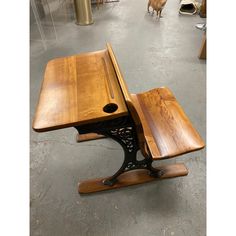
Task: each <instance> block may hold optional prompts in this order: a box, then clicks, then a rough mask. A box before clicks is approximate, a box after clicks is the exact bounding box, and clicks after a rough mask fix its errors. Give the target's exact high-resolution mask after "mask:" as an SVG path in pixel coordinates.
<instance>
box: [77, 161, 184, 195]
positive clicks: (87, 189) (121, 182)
mask: <svg viewBox="0 0 236 236" xmlns="http://www.w3.org/2000/svg"><path fill="white" fill-rule="evenodd" d="M158 169H160V170H163V172H164V174H163V175H162V176H161V177H159V178H155V177H152V176H150V175H149V171H148V170H134V171H129V172H125V173H123V174H121V175H120V176H119V177H118V178H117V179H118V181H117V183H116V184H114V185H113V186H107V185H104V184H103V182H102V181H103V180H104V179H105V178H98V179H91V180H85V181H82V182H81V183H79V184H78V191H79V193H93V192H99V191H104V190H112V189H117V188H122V187H127V186H131V185H136V184H142V183H147V182H150V181H153V180H162V179H168V178H175V177H180V176H186V175H187V174H188V170H187V168H186V167H185V165H184V164H182V163H179V164H171V165H165V166H160V167H158Z"/></svg>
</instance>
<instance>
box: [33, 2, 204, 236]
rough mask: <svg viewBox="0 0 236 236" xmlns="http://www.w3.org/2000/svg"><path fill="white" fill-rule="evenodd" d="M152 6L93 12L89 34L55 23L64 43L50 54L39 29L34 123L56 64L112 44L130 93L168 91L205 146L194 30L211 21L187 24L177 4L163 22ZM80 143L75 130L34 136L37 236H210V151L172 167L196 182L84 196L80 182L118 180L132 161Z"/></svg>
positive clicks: (115, 150) (192, 19)
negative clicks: (183, 168) (49, 67)
mask: <svg viewBox="0 0 236 236" xmlns="http://www.w3.org/2000/svg"><path fill="white" fill-rule="evenodd" d="M146 4H147V0H139V1H137V0H121V1H120V3H112V4H105V5H104V6H102V7H100V8H99V10H97V9H96V8H94V9H93V16H94V21H95V23H94V24H93V25H91V26H86V27H81V26H77V25H75V24H74V22H73V20H68V21H67V22H62V21H59V20H58V21H55V26H56V32H57V40H56V38H55V37H54V38H53V37H52V39H51V40H50V41H47V42H46V46H47V50H44V48H43V47H42V42H41V41H38V40H35V38H36V37H37V36H35V35H34V29H35V30H36V26H34V25H33V26H32V32H31V37H32V38H34V39H33V40H32V41H31V55H30V56H31V65H30V66H31V71H30V79H31V84H30V86H31V95H30V98H31V104H30V106H31V114H30V115H31V121H32V119H33V115H34V112H35V108H36V104H37V99H38V95H39V91H40V85H41V82H42V78H43V73H44V69H45V66H46V63H47V62H48V60H50V59H52V58H55V57H60V56H67V55H73V54H78V53H80V52H87V51H94V50H99V49H103V48H104V47H105V43H106V42H110V43H111V44H112V46H113V49H114V51H115V54H116V56H117V59H118V61H119V64H120V67H121V69H122V71H123V74H124V77H125V80H126V82H127V84H128V87H129V88H130V91H131V92H133V93H138V92H141V91H145V90H148V89H151V88H154V87H160V86H167V87H169V88H170V89H171V90H172V91H173V93H174V94H175V96H176V98H177V99H178V101H179V102H180V104H181V105H182V106H183V108H184V110H185V112H186V113H187V115H188V116H189V117H190V119H191V121H192V123H193V124H194V126H195V127H196V129H197V130H198V131H199V133H200V134H201V136H202V137H203V139H204V140H205V135H206V112H205V111H206V64H205V61H200V60H199V59H198V57H197V55H198V52H199V48H200V44H201V40H202V32H200V31H199V30H196V29H195V24H196V23H199V22H203V21H204V19H201V18H200V17H199V16H179V15H178V4H179V1H178V0H176V1H174V0H168V2H167V4H166V7H165V9H164V10H163V18H162V19H161V20H159V21H158V20H156V19H155V17H151V16H150V15H149V14H147V12H146ZM45 25H46V26H45ZM45 25H44V26H45V27H47V30H48V31H47V32H48V34H50V32H53V31H52V27H51V26H50V25H47V24H45ZM34 27H35V28H34ZM50 27H51V28H50ZM75 136H76V130H75V129H73V128H68V129H63V130H57V131H53V132H47V133H35V132H34V131H32V132H31V158H30V171H31V177H30V185H31V189H30V195H31V196H30V199H31V201H30V213H31V222H30V224H31V235H32V236H36V235H37V236H38V235H40V236H54V235H55V236H78V235H79V236H84V235H88V236H90V235H91V236H106V235H108V236H111V235H116V236H133V235H137V236H154V235H155V236H162V235H163V236H169V235H172V236H173V235H175V236H183V235H186V236H204V235H206V222H205V220H206V219H205V217H206V209H205V207H206V182H205V177H206V153H205V150H202V151H199V152H195V153H192V154H187V155H185V156H183V157H180V158H176V159H174V160H168V161H165V162H167V163H173V162H181V161H184V162H185V163H186V165H187V167H188V169H189V175H188V176H187V177H183V178H177V179H169V180H163V181H159V182H152V183H149V184H146V185H136V186H133V187H128V188H123V189H119V190H116V191H107V192H101V193H98V194H92V195H87V196H80V195H79V194H78V193H77V183H78V181H81V180H83V179H89V178H95V177H102V176H108V175H110V174H112V173H113V172H115V171H116V170H117V168H118V166H119V165H120V164H121V163H122V160H123V152H122V149H121V147H120V146H119V145H118V144H116V143H115V142H113V141H112V140H110V139H102V140H97V141H90V142H85V143H81V144H77V143H76V141H75Z"/></svg>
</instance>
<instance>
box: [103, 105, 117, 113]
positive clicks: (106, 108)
mask: <svg viewBox="0 0 236 236" xmlns="http://www.w3.org/2000/svg"><path fill="white" fill-rule="evenodd" d="M117 109H118V106H117V104H115V103H108V104H107V105H105V106H104V107H103V111H104V112H106V113H113V112H115V111H116V110H117Z"/></svg>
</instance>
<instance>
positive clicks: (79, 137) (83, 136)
mask: <svg viewBox="0 0 236 236" xmlns="http://www.w3.org/2000/svg"><path fill="white" fill-rule="evenodd" d="M101 138H106V137H105V136H104V135H101V134H96V133H88V134H79V133H78V134H77V136H76V141H77V142H78V143H81V142H85V141H90V140H95V139H101Z"/></svg>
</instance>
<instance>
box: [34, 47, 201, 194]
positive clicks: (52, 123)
mask: <svg viewBox="0 0 236 236" xmlns="http://www.w3.org/2000/svg"><path fill="white" fill-rule="evenodd" d="M67 127H75V128H76V129H77V131H78V133H79V138H80V139H81V140H83V141H84V140H86V139H88V140H89V139H93V138H99V137H100V136H96V134H97V135H103V136H107V137H110V138H112V139H113V140H115V141H117V142H118V143H119V144H120V145H121V146H122V148H123V150H124V161H123V164H122V166H121V167H120V168H119V169H118V171H117V172H116V173H115V174H114V175H113V176H110V177H104V178H98V179H93V180H87V181H83V182H81V183H80V184H79V187H78V189H79V193H91V192H97V191H102V190H108V189H114V188H120V187H124V186H129V185H134V184H139V183H145V182H149V181H152V180H158V179H165V178H172V177H179V176H184V175H187V174H188V170H187V168H186V167H185V165H184V164H182V163H181V164H171V165H164V166H159V167H156V168H154V167H153V166H152V162H153V161H157V160H162V159H167V158H172V157H176V156H179V155H182V154H185V153H188V152H192V151H196V150H199V149H201V148H203V147H204V143H203V141H202V139H201V137H200V136H199V134H198V133H197V131H196V130H195V129H194V128H193V126H192V124H191V122H190V121H189V119H188V118H187V116H186V115H185V113H184V111H183V110H182V108H181V107H180V105H179V103H178V102H177V101H176V99H175V97H174V95H173V94H172V93H171V91H170V90H169V89H168V88H164V87H163V88H155V89H153V90H150V91H148V92H144V93H140V94H130V93H129V92H128V89H127V87H126V84H125V82H124V80H123V77H122V74H121V71H120V69H119V66H118V63H117V61H116V58H115V55H114V53H113V51H112V48H111V46H110V45H109V44H107V48H106V49H105V50H101V51H97V52H91V53H84V54H80V55H75V56H69V57H63V58H57V59H54V60H51V61H49V62H48V64H47V67H46V71H45V75H44V80H43V83H42V87H41V92H40V97H39V102H38V106H37V109H36V113H35V117H34V121H33V129H34V130H35V131H37V132H44V131H52V130H56V129H62V128H67ZM78 145H79V144H78ZM138 150H141V153H142V155H143V159H142V160H137V159H136V154H137V151H138ZM78 155H80V154H78ZM81 155H82V154H81ZM121 155H122V153H121ZM95 158H96V157H95ZM84 168H86V166H85V167H84Z"/></svg>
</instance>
